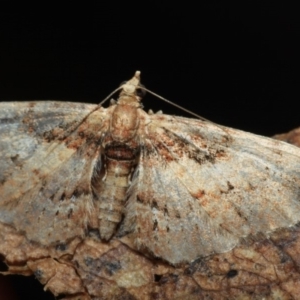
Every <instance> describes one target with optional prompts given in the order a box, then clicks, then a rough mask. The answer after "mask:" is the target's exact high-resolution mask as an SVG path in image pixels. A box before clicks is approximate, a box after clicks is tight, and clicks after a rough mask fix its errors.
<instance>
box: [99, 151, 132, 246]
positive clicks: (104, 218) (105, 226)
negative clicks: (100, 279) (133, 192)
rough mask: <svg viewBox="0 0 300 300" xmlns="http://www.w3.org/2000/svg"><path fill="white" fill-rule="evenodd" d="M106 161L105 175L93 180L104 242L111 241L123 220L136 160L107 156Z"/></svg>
mask: <svg viewBox="0 0 300 300" xmlns="http://www.w3.org/2000/svg"><path fill="white" fill-rule="evenodd" d="M104 160H105V174H104V175H103V176H102V178H101V177H100V176H99V177H98V178H97V177H96V178H94V179H93V187H94V194H95V196H96V201H95V204H96V207H97V208H98V219H99V232H100V236H101V239H103V240H109V239H111V237H112V236H113V234H114V233H115V231H116V228H117V226H118V224H119V223H120V222H121V220H122V215H123V207H124V204H125V201H126V194H127V189H128V187H129V184H130V177H131V175H132V173H133V170H134V166H135V164H136V159H135V157H134V160H124V161H123V160H116V159H111V158H108V157H107V156H105V157H104ZM101 173H102V172H101ZM102 174H103V173H102Z"/></svg>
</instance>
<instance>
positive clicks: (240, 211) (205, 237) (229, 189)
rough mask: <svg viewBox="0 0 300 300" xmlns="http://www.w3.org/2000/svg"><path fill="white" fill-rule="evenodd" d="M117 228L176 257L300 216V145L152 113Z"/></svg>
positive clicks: (228, 245) (220, 246)
mask: <svg viewBox="0 0 300 300" xmlns="http://www.w3.org/2000/svg"><path fill="white" fill-rule="evenodd" d="M150 119H151V122H150V123H149V125H148V128H147V129H146V130H147V132H148V135H147V137H146V138H145V140H144V141H143V145H142V148H141V156H140V160H139V165H138V169H137V171H136V177H135V179H134V182H133V184H132V187H131V188H130V190H129V195H130V196H129V200H128V203H127V206H126V217H125V220H124V223H123V225H122V226H121V228H120V232H119V235H120V236H122V235H124V237H123V238H122V239H123V241H124V242H125V243H127V244H128V245H130V246H131V247H134V248H136V249H139V250H141V249H143V251H147V252H148V253H150V254H151V255H154V256H156V257H160V258H163V259H164V260H166V261H169V262H171V263H173V264H177V263H181V262H187V261H192V260H194V259H196V258H197V257H203V256H207V255H210V254H213V253H223V252H226V251H228V250H230V249H232V248H233V247H234V246H236V245H237V244H238V243H239V242H240V240H241V238H243V237H247V236H249V235H252V236H253V235H254V236H255V235H257V234H259V233H264V234H265V235H266V236H268V233H270V232H272V231H274V230H276V229H277V228H281V227H289V226H292V225H294V224H296V223H297V222H298V221H299V219H300V201H299V200H300V199H299V197H300V160H299V159H300V151H299V149H298V148H296V147H293V146H290V145H287V144H284V143H281V142H279V141H275V140H272V139H269V138H264V137H261V136H256V135H254V134H250V133H246V132H242V131H238V130H235V129H230V128H225V127H221V126H217V125H214V124H211V123H207V122H203V121H200V120H191V119H186V118H180V117H172V116H167V115H153V116H150Z"/></svg>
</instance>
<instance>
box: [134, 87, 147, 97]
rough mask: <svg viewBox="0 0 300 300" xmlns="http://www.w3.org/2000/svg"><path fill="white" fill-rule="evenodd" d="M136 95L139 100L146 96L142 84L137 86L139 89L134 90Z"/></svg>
mask: <svg viewBox="0 0 300 300" xmlns="http://www.w3.org/2000/svg"><path fill="white" fill-rule="evenodd" d="M136 94H137V96H138V97H140V98H144V97H145V95H146V91H145V86H144V85H142V84H139V88H137V89H136Z"/></svg>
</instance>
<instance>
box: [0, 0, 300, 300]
mask: <svg viewBox="0 0 300 300" xmlns="http://www.w3.org/2000/svg"><path fill="white" fill-rule="evenodd" d="M102 2H103V3H102ZM224 2H226V3H224ZM227 2H228V1H222V2H220V3H218V2H210V3H209V4H197V5H198V6H199V5H200V6H201V7H200V8H199V7H198V6H197V7H196V6H195V7H193V6H192V4H190V3H186V4H185V3H184V2H180V4H175V3H172V2H170V3H169V4H162V3H155V2H142V1H140V2H136V3H135V4H134V3H132V2H126V1H123V2H122V3H115V2H110V3H106V1H98V2H93V1H90V2H89V6H88V5H83V4H82V3H83V2H82V3H81V4H80V5H79V6H75V4H74V2H63V3H64V6H62V4H61V3H60V4H55V2H42V6H40V7H39V6H38V4H35V6H34V7H29V6H28V5H27V4H26V6H25V5H24V4H23V5H24V7H20V6H19V5H20V4H18V6H17V7H11V8H4V7H2V9H1V14H2V15H1V18H0V25H1V26H0V100H3V101H4V100H9V101H11V100H62V101H67V100H68V101H80V102H89V103H98V102H100V101H101V100H102V99H103V98H105V97H106V96H107V95H108V94H109V93H110V92H111V91H112V90H114V89H115V88H116V87H118V86H119V84H120V83H121V82H122V81H124V80H127V79H129V78H131V77H132V75H133V74H134V71H135V70H141V72H142V83H143V84H144V85H145V86H146V87H147V88H148V89H150V90H152V91H154V92H156V93H158V94H160V95H161V96H163V97H165V98H168V99H169V100H172V101H173V102H175V103H178V104H180V105H183V106H185V107H186V108H188V109H190V110H192V111H194V112H195V113H197V114H200V115H201V116H203V117H205V118H207V119H210V120H211V121H213V122H216V123H220V124H222V125H225V126H230V127H235V128H239V129H242V130H246V131H251V132H254V133H258V134H262V135H273V134H275V133H280V132H285V131H288V130H290V129H292V128H295V127H297V126H299V125H300V119H299V109H298V102H299V88H298V83H299V53H300V51H299V46H298V43H299V33H300V30H299V21H298V19H299V13H298V10H297V9H296V7H292V6H289V5H290V4H286V3H281V4H279V3H278V4H277V3H276V2H274V1H273V2H271V1H269V2H267V1H241V3H240V4H238V5H237V4H230V3H227ZM67 3H69V4H67ZM15 5H16V4H15ZM143 103H144V106H145V108H146V110H148V109H149V108H152V109H153V110H155V111H156V110H159V109H163V111H164V113H166V114H177V115H185V116H187V115H186V114H184V113H183V112H181V111H179V110H176V109H175V108H173V107H172V106H169V105H166V104H165V103H163V102H161V101H160V100H159V99H157V98H154V97H153V96H150V95H149V94H148V95H147V96H146V98H145V99H144V101H143ZM20 286H22V285H19V286H18V287H17V288H16V290H18V291H20V290H21V296H20V298H19V299H29V298H30V299H41V296H36V298H34V296H32V295H31V296H26V295H28V294H26V293H29V292H32V290H33V288H30V284H28V283H27V281H26V282H25V284H23V288H24V289H25V288H26V287H29V289H27V290H26V291H25V290H23V289H22V288H21V287H20ZM28 290H30V291H28ZM22 297H23V298H22ZM1 299H2V298H1ZM44 299H46V298H44Z"/></svg>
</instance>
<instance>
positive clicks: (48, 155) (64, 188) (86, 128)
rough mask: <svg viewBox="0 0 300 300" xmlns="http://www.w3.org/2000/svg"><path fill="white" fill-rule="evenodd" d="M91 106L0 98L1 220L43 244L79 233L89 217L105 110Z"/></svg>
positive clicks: (90, 219)
mask: <svg viewBox="0 0 300 300" xmlns="http://www.w3.org/2000/svg"><path fill="white" fill-rule="evenodd" d="M96 108H97V106H96V105H88V104H79V103H78V104H77V103H69V102H53V101H52V102H46V101H43V102H24V103H21V102H19V103H1V111H0V139H1V143H0V147H1V149H0V151H1V153H2V156H1V158H0V165H1V167H0V168H1V172H0V176H1V183H0V195H1V196H0V207H1V209H0V222H3V223H5V224H10V225H12V226H13V227H15V228H16V229H17V230H18V231H20V232H24V233H25V235H26V237H27V238H28V239H29V240H33V241H36V242H38V243H41V244H42V245H50V244H52V243H57V242H65V241H61V239H62V237H63V239H66V240H69V239H72V238H74V237H75V236H83V235H84V233H85V230H86V228H87V226H88V224H89V223H92V222H93V218H92V213H91V212H92V211H93V201H92V191H91V178H92V172H93V168H94V165H95V164H96V163H97V160H99V158H100V155H99V148H100V146H99V140H100V137H101V134H102V129H103V124H104V123H105V122H104V119H105V116H106V114H105V112H104V110H103V109H97V110H96V111H94V112H93V113H92V114H91V115H89V114H90V113H91V112H92V111H93V110H95V109H96ZM3 154H4V155H3ZM98 163H99V162H98ZM62 232H63V235H62Z"/></svg>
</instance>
